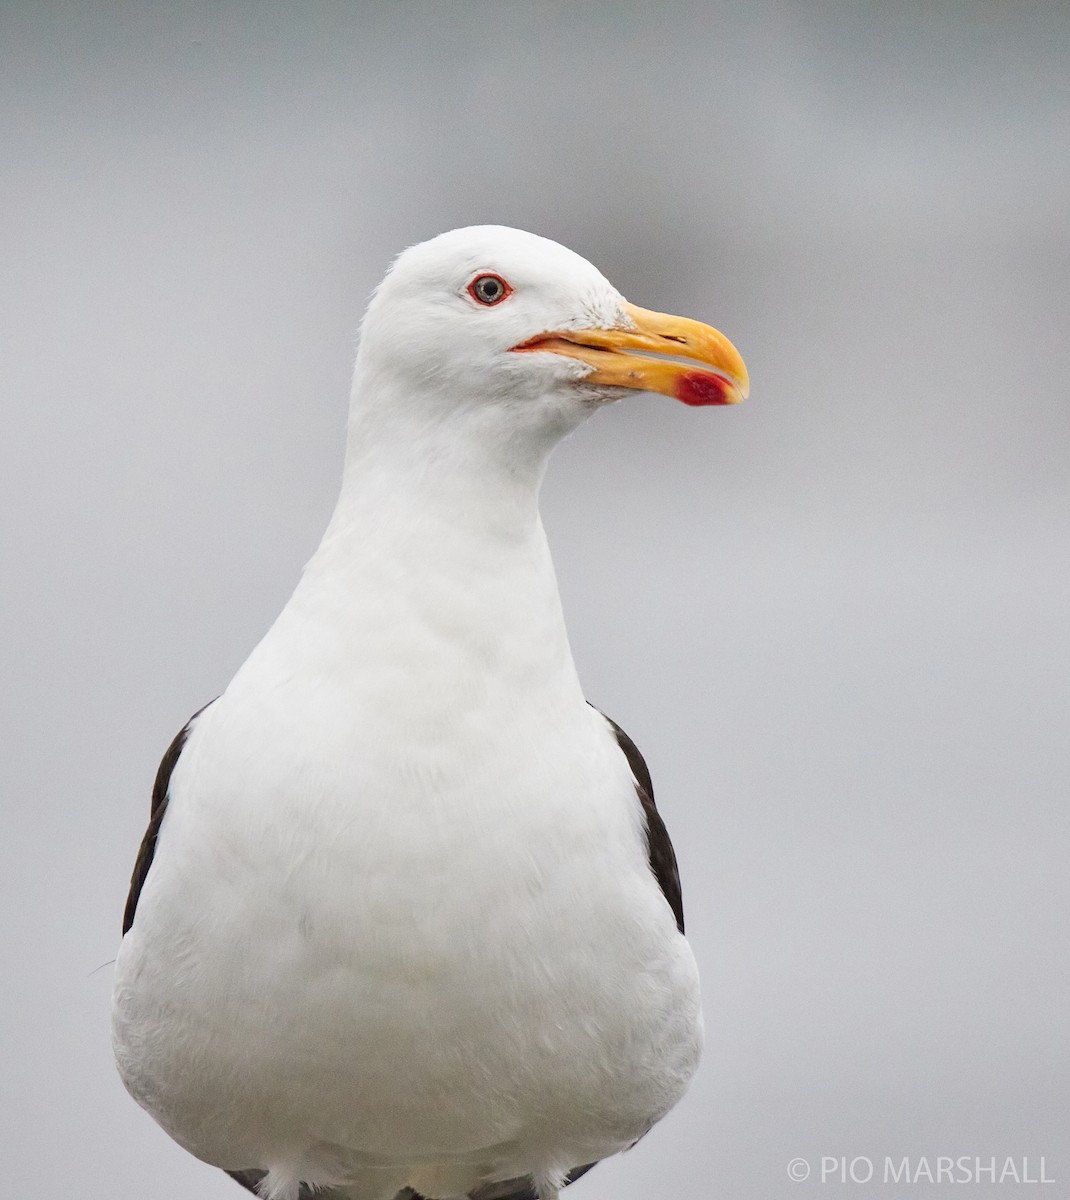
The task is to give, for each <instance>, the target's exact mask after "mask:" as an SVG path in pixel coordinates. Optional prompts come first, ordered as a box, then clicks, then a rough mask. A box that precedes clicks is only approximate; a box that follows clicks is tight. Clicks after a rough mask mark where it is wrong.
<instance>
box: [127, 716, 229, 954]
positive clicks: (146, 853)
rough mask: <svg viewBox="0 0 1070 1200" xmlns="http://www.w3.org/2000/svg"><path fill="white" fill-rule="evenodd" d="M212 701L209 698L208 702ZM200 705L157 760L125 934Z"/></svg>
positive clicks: (132, 880)
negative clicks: (172, 780)
mask: <svg viewBox="0 0 1070 1200" xmlns="http://www.w3.org/2000/svg"><path fill="white" fill-rule="evenodd" d="M209 703H212V701H209ZM207 707H208V705H207V704H206V705H205V706H204V708H199V709H198V710H197V711H196V712H195V713H194V714H193V716H192V717H190V719H189V720H188V721H187V722H186V724H185V725H184V726H183V727H182V730H181V732H180V733H179V734H178V736H177V737H176V738H175V740H174V741H173V742H172V743H171V744H170V746H168V747H167V753H166V754H165V755H164V756H163V758H162V760H161V761H160V768H159V770H158V771H157V772H156V782H155V783H154V784H153V785H152V807H151V809H150V814H149V827H148V829H146V830H145V836H144V837H143V838H142V839H141V847H140V849H139V850H138V852H137V861H136V862H135V863H134V874H133V876H132V877H131V879H130V892H129V894H128V895H127V897H126V911H125V912H124V913H123V933H124V934H125V933H127V932H128V931H129V929H130V926H131V925H133V923H134V913H135V912H136V911H137V902H138V898H139V897H140V895H141V889H142V888H143V887H144V886H145V879H146V877H147V876H148V873H149V867H151V866H152V858H153V855H154V854H155V853H156V839H157V838H158V837H159V836H160V825H161V823H162V821H163V815H164V813H165V812H166V811H167V793H168V788H169V787H170V786H171V774H172V772H173V771H174V769H175V764H176V763H177V762H178V759H179V756H180V755H181V753H182V747H183V746H184V745H185V744H186V738H188V737H189V731H190V730H191V729H192V728H193V722H194V721H196V719H197V718H198V717H199V716H200V715H201V713H202V712H204V709H205V708H207Z"/></svg>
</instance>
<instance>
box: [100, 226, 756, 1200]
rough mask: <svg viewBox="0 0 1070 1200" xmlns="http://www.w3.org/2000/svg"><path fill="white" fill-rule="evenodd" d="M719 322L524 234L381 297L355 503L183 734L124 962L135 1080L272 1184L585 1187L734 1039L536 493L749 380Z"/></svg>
mask: <svg viewBox="0 0 1070 1200" xmlns="http://www.w3.org/2000/svg"><path fill="white" fill-rule="evenodd" d="M747 387H748V383H747V372H746V368H745V366H744V364H743V361H742V359H741V358H740V356H739V354H738V352H737V351H736V350H735V348H734V347H733V346H732V344H731V343H730V342H729V341H728V340H727V338H725V337H724V335H723V334H721V333H719V332H718V331H717V330H715V329H712V328H711V327H709V326H707V325H703V324H701V323H699V322H696V321H691V320H686V319H683V318H680V317H675V316H669V315H666V314H662V313H655V312H651V311H648V310H646V309H641V308H637V307H636V306H634V305H632V304H629V303H627V302H626V301H625V300H624V298H623V297H622V296H621V294H620V293H619V292H618V291H617V290H616V289H615V288H614V287H613V286H612V285H611V284H610V283H609V282H608V281H607V280H606V279H605V278H604V277H603V275H602V274H601V273H600V272H599V271H598V270H597V269H596V268H595V267H593V266H592V265H591V264H590V263H589V262H587V261H586V260H585V259H584V258H581V257H580V256H579V255H577V254H575V253H573V252H572V251H571V250H568V249H566V248H565V247H564V246H561V245H558V244H557V243H555V242H552V241H548V240H547V239H545V238H541V237H536V236H535V235H533V234H530V233H525V232H522V231H520V230H515V229H509V228H505V227H503V226H475V227H471V228H466V229H457V230H454V231H452V232H450V233H444V234H442V235H440V236H439V237H436V238H433V239H431V240H430V241H427V242H424V243H422V244H420V245H417V246H413V247H411V248H409V249H408V250H406V251H404V252H403V253H402V254H401V255H400V256H399V257H398V258H397V259H396V260H395V262H394V264H393V266H392V267H391V269H390V271H389V272H388V274H387V275H386V278H385V279H384V280H383V282H382V283H381V284H380V286H379V287H378V289H377V290H376V292H375V294H374V296H373V298H372V300H371V303H370V305H369V307H368V310H367V313H366V315H365V317H364V320H363V324H362V328H361V337H360V344H359V349H358V352H357V358H356V367H355V371H354V382H353V389H352V398H351V407H350V418H349V426H348V439H347V448H346V457H345V466H344V472H343V481H342V487H341V494H340V498H339V500H338V504H337V507H336V509H335V511H334V514H333V516H332V518H331V520H330V523H329V526H328V528H327V531H326V534H325V535H324V537H323V540H322V542H321V543H320V545H319V547H318V549H317V550H316V551H315V553H314V555H313V557H312V558H311V560H310V561H309V563H308V565H307V566H306V568H305V570H304V572H303V574H302V576H301V578H300V581H299V582H298V585H297V588H296V590H295V591H294V594H293V596H292V597H291V599H290V600H289V602H288V603H287V604H286V606H285V607H284V609H283V611H282V613H281V614H280V616H279V617H278V619H277V620H276V621H275V623H274V625H273V626H272V627H271V629H270V630H269V631H268V633H267V634H266V636H265V637H264V638H263V640H262V641H261V642H260V643H259V645H257V646H256V648H255V649H254V650H253V652H252V654H251V655H250V657H249V658H248V660H247V661H246V662H245V663H244V665H243V666H242V667H241V668H240V669H239V671H238V673H237V674H236V675H235V677H234V679H233V680H232V682H231V683H230V684H229V686H228V687H227V688H226V690H225V691H224V692H223V694H222V695H221V696H219V697H218V698H217V699H216V700H214V701H212V702H211V703H210V704H208V705H207V706H206V707H205V708H203V709H201V710H200V711H199V712H198V713H197V714H195V715H194V716H193V717H192V718H191V720H190V721H189V723H188V724H187V725H186V726H185V728H184V729H183V730H182V731H181V732H180V733H179V735H178V736H177V737H176V738H175V740H174V742H173V743H172V744H171V746H170V748H169V749H168V750H167V753H166V754H165V755H164V758H163V762H162V763H161V765H160V769H159V773H158V775H157V777H156V783H155V787H154V789H153V794H152V810H151V820H150V823H149V826H148V830H147V832H146V834H145V837H144V840H143V842H142V844H141V849H140V853H139V854H138V857H137V861H136V865H135V868H134V873H133V879H132V882H131V887H130V893H129V899H128V902H127V905H126V912H125V919H124V922H123V938H122V943H121V947H120V950H119V954H118V958H117V960H116V979H115V992H114V1004H113V1044H114V1049H115V1056H116V1061H117V1064H118V1068H119V1073H120V1075H121V1077H122V1080H123V1082H124V1084H125V1085H126V1088H127V1089H128V1091H129V1092H130V1094H131V1095H132V1096H133V1098H134V1099H135V1100H136V1101H137V1102H138V1103H139V1104H140V1105H141V1106H142V1107H143V1108H145V1109H146V1110H147V1111H148V1112H149V1113H150V1114H151V1115H152V1117H153V1118H154V1119H155V1120H156V1121H157V1122H158V1123H159V1124H160V1125H161V1126H162V1127H163V1129H164V1130H166V1132H167V1133H168V1134H170V1136H171V1137H172V1138H174V1140H175V1141H177V1142H178V1143H179V1144H180V1145H181V1146H183V1147H184V1148H185V1149H186V1150H188V1151H189V1152H190V1153H192V1154H194V1155H196V1156H197V1157H198V1158H200V1159H202V1160H203V1161H204V1162H206V1163H209V1164H212V1165H214V1166H217V1167H220V1168H222V1169H223V1170H224V1171H226V1172H227V1173H228V1174H230V1175H231V1176H232V1178H233V1179H234V1180H236V1181H237V1182H238V1183H240V1184H241V1185H242V1186H243V1187H245V1188H246V1189H247V1190H248V1191H251V1192H255V1193H257V1194H258V1195H259V1196H260V1197H261V1198H262V1200H311V1197H313V1196H316V1197H324V1198H329V1200H464V1198H465V1197H467V1198H468V1200H557V1197H558V1192H559V1190H560V1189H561V1188H562V1187H563V1186H564V1185H565V1184H567V1183H569V1182H571V1181H572V1180H574V1179H576V1178H578V1177H579V1176H580V1175H581V1174H583V1173H584V1172H585V1171H587V1170H589V1169H590V1167H592V1166H593V1165H594V1164H595V1163H597V1162H598V1161H599V1160H600V1159H603V1158H606V1157H607V1156H609V1155H612V1154H615V1153H617V1152H618V1151H621V1150H624V1149H626V1148H628V1147H629V1146H631V1145H633V1144H634V1143H635V1142H636V1141H637V1140H638V1139H639V1138H640V1137H642V1136H643V1134H645V1133H646V1132H647V1131H648V1130H649V1129H650V1128H651V1126H652V1125H654V1123H655V1122H656V1121H658V1120H659V1119H660V1118H661V1117H663V1116H664V1115H665V1114H666V1113H667V1112H668V1111H669V1109H671V1108H672V1107H673V1105H674V1104H676V1102H677V1101H678V1100H679V1099H680V1098H681V1096H682V1095H683V1093H684V1091H685V1090H686V1088H687V1086H688V1083H689V1081H690V1079H691V1077H692V1075H693V1073H694V1071H695V1068H696V1064H697V1062H698V1058H699V1054H700V1051H701V1044H702V1014H701V1008H700V1000H699V981H698V972H697V969H696V965H695V959H694V956H693V955H692V952H691V949H690V948H689V946H688V943H687V941H686V940H685V938H684V932H683V931H684V919H683V908H682V903H681V895H680V880H679V876H678V874H677V867H676V860H675V857H674V854H673V849H672V845H671V843H670V841H669V837H668V834H667V833H666V830H665V825H664V824H663V822H662V819H661V817H660V816H659V814H658V811H657V809H656V808H655V806H654V792H653V787H652V785H651V781H650V774H649V772H648V770H647V768H646V764H645V763H644V761H643V758H642V756H641V755H640V753H639V751H638V750H637V749H636V747H635V744H634V743H633V742H632V740H631V739H630V738H629V737H628V736H627V734H625V733H624V732H623V730H622V729H621V728H620V727H619V726H618V725H616V724H615V723H614V722H613V721H612V720H610V719H609V718H608V717H606V716H604V715H603V714H602V713H601V712H600V711H598V710H597V709H596V708H593V707H592V706H591V705H589V704H588V703H587V702H586V701H585V699H584V695H583V692H582V689H581V687H580V683H579V680H578V678H577V673H576V668H575V665H574V663H573V659H572V654H571V652H570V649H569V642H568V637H567V634H566V630H565V622H564V618H563V616H562V611H561V602H560V599H559V596H558V590H557V583H556V580H555V577H554V570H553V565H552V562H551V559H550V553H549V550H548V548H547V542H546V537H545V534H544V532H543V528H542V524H541V521H540V518H539V511H538V494H539V488H540V484H541V481H542V478H543V474H544V471H545V468H546V464H547V459H548V457H549V455H550V453H551V451H552V449H553V448H554V446H555V445H556V444H557V442H559V441H560V440H561V439H562V438H563V437H564V436H565V435H567V434H568V433H569V432H570V431H572V430H573V429H575V428H576V427H577V426H578V425H579V424H580V423H581V422H582V421H583V420H585V419H586V418H587V417H588V416H589V415H591V414H592V413H593V412H595V411H596V410H597V409H600V408H602V407H604V406H605V405H607V404H610V403H612V402H614V401H616V400H617V399H619V398H620V397H621V396H623V395H625V394H626V393H627V392H628V391H629V390H639V391H653V392H660V393H664V394H667V395H671V396H674V397H676V398H677V399H679V400H681V401H683V402H684V403H685V404H690V405H694V406H704V405H723V404H734V403H736V402H738V401H739V400H741V399H742V398H743V397H744V396H745V395H746V393H747Z"/></svg>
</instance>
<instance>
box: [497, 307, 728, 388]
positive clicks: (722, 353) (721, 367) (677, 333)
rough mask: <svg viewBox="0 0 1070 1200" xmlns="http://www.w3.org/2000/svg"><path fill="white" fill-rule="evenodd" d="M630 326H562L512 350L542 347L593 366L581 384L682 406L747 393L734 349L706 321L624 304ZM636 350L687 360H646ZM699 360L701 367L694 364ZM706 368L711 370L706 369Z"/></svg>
mask: <svg viewBox="0 0 1070 1200" xmlns="http://www.w3.org/2000/svg"><path fill="white" fill-rule="evenodd" d="M624 308H625V311H626V312H627V313H628V316H629V317H631V319H632V321H634V322H635V327H634V328H632V329H562V330H558V331H556V332H554V333H544V334H540V335H539V336H538V337H536V338H531V339H530V340H529V341H526V342H522V343H521V344H520V345H519V346H514V347H513V349H514V350H521V351H535V350H548V351H550V352H551V353H552V354H564V355H565V356H566V357H568V358H576V359H579V361H580V362H584V363H587V364H588V365H589V366H592V367H594V371H593V372H592V373H591V374H590V375H588V376H587V377H586V378H585V380H584V382H585V383H603V384H611V385H612V386H613V387H626V388H637V389H639V390H640V391H643V392H661V393H662V394H663V395H666V396H675V397H676V399H677V400H682V401H683V402H684V403H685V404H694V405H705V404H738V403H739V402H740V401H741V400H744V399H746V396H747V393H748V392H749V391H750V380H749V379H748V378H747V368H746V366H744V363H743V359H742V358H741V357H740V355H739V351H738V350H737V349H736V348H735V346H733V345H732V343H731V342H730V341H729V340H728V338H726V337H725V335H724V334H723V333H720V332H718V331H717V330H716V329H714V328H713V327H712V326H710V325H703V324H702V322H701V321H690V320H688V319H687V318H686V317H674V316H670V315H669V314H668V313H658V312H651V311H650V310H649V309H646V308H638V307H637V306H636V305H634V304H626V305H625V306H624ZM636 350H647V351H652V352H653V353H655V354H664V355H672V356H673V357H674V358H677V359H678V358H687V359H690V360H691V361H690V362H687V363H682V362H674V361H672V359H669V358H649V357H647V356H646V355H644V354H635V353H632V352H633V351H636ZM696 364H702V365H696ZM710 368H712V370H711V369H710Z"/></svg>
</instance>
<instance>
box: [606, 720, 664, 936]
mask: <svg viewBox="0 0 1070 1200" xmlns="http://www.w3.org/2000/svg"><path fill="white" fill-rule="evenodd" d="M591 707H592V708H593V707H594V705H592V706H591ZM595 711H596V712H599V713H602V716H603V717H606V714H605V713H604V712H602V710H601V709H600V708H599V709H596V710H595ZM606 720H607V721H608V722H609V723H610V725H611V726H612V727H613V732H614V733H615V734H616V735H617V744H618V745H619V746H620V748H621V749H622V750H623V751H624V757H625V758H626V759H627V760H628V766H629V767H631V769H632V775H633V776H635V790H636V793H637V794H638V796H639V803H640V804H642V806H643V814H644V815H645V817H646V841H647V847H648V851H649V854H650V869H651V870H652V871H653V872H654V878H655V879H656V880H657V881H658V886H659V887H660V888H661V891H662V895H664V897H665V899H666V900H667V901H668V902H669V907H670V908H671V909H672V913H673V916H674V917H675V918H676V927H677V929H679V930H680V932H681V933H683V931H684V897H683V893H682V891H681V888H680V871H679V869H678V868H677V866H676V854H675V853H674V851H673V848H672V842H671V841H670V840H669V831H668V830H667V829H666V828H665V822H664V821H663V820H662V819H661V814H660V813H659V812H658V810H657V806H656V805H655V804H654V784H653V783H652V782H651V779H650V771H649V769H648V768H647V765H646V762H645V761H644V760H643V756H642V755H641V754H640V753H639V747H638V746H636V744H635V742H633V741H632V739H631V738H630V737H629V736H628V735H627V734H626V733H625V732H624V730H623V729H621V727H620V726H619V725H618V724H617V722H616V721H614V720H613V718H612V717H606Z"/></svg>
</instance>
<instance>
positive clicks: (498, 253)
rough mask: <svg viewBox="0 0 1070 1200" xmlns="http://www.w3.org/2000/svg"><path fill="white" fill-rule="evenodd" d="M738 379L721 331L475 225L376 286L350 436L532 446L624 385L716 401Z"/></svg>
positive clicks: (536, 241) (409, 257) (529, 239)
mask: <svg viewBox="0 0 1070 1200" xmlns="http://www.w3.org/2000/svg"><path fill="white" fill-rule="evenodd" d="M634 350H647V351H650V350H653V351H654V352H655V353H660V354H672V355H675V356H686V357H688V358H691V359H693V360H697V363H701V364H704V365H703V366H699V365H696V364H695V363H692V364H688V365H681V364H680V363H679V362H669V361H667V360H666V359H651V358H647V357H642V356H637V355H635V354H632V353H629V351H634ZM710 368H712V369H710ZM746 386H747V383H746V368H745V367H744V366H743V362H742V360H741V359H740V357H739V355H738V353H736V351H735V349H734V348H733V347H732V346H731V344H730V343H729V342H728V341H727V339H726V338H724V337H723V336H722V335H721V334H719V333H717V331H716V330H713V329H710V328H709V326H705V325H700V324H699V323H698V322H693V321H686V320H683V319H681V318H678V317H668V316H664V315H663V314H659V313H649V312H647V311H646V310H644V309H639V308H636V307H635V306H633V305H630V304H628V303H627V302H626V301H625V299H624V297H623V296H621V294H620V293H619V292H618V291H617V290H616V288H614V287H613V285H612V284H611V283H609V281H608V280H607V279H606V278H605V277H604V276H603V275H602V274H601V272H600V271H598V270H597V269H596V268H595V267H593V266H592V265H591V264H590V263H589V262H587V260H586V259H584V258H581V257H580V256H579V255H578V254H575V253H573V252H572V251H571V250H568V249H566V248H565V247H564V246H561V245H558V244H557V243H556V242H551V241H548V240H547V239H546V238H541V237H536V236H535V235H534V234H530V233H524V232H523V231H521V230H518V229H509V228H506V227H504V226H500V225H479V226H472V227H470V228H467V229H455V230H453V231H452V232H450V233H444V234H441V235H440V236H439V237H436V238H432V239H431V240H430V241H427V242H423V243H421V244H420V245H417V246H413V247H411V248H410V249H408V250H406V251H405V252H404V253H402V254H401V255H400V256H399V257H398V259H397V260H396V261H395V263H394V264H393V266H392V267H391V269H390V271H389V273H388V274H387V276H386V278H385V279H384V280H383V282H382V283H381V284H380V286H379V288H378V290H377V291H376V293H375V296H374V298H373V299H372V302H371V304H370V305H369V308H368V311H367V314H366V316H365V318H364V323H363V326H362V331H361V344H360V351H359V354H358V357H357V366H356V374H355V379H354V393H353V412H352V420H351V427H352V432H351V437H353V438H359V439H360V440H362V441H365V440H367V439H368V438H369V437H373V438H382V437H389V436H390V432H391V431H392V432H393V433H394V434H395V435H398V436H400V437H401V438H402V439H406V438H408V439H418V440H419V441H421V442H424V443H426V442H427V440H428V439H431V440H434V441H437V440H438V437H437V434H438V433H441V432H445V431H448V436H449V437H451V438H454V439H457V438H460V439H462V440H467V439H466V437H465V434H466V433H467V434H473V433H474V434H475V435H476V436H477V437H478V438H479V439H481V440H482V441H485V442H488V443H490V444H492V445H500V446H505V445H509V446H511V447H512V449H513V451H514V452H515V451H516V449H517V448H518V446H519V445H521V444H523V445H525V446H527V447H528V448H529V449H531V450H533V451H535V453H536V454H537V455H538V454H541V453H545V452H546V451H548V450H549V448H550V447H551V446H552V445H553V444H554V443H556V442H557V441H558V440H559V439H560V438H561V437H562V436H564V435H565V434H566V433H568V432H569V431H570V430H571V429H573V428H574V427H575V426H576V425H578V424H579V423H580V422H581V421H582V420H583V419H584V418H585V417H586V416H587V415H588V414H589V413H590V412H591V411H593V410H594V409H595V408H597V407H599V406H600V405H602V404H605V403H607V402H609V401H611V400H615V399H617V398H619V397H620V396H622V395H623V394H624V389H628V388H631V389H640V390H650V391H662V392H667V393H669V394H673V395H676V396H677V397H678V398H679V399H682V400H685V402H687V403H692V404H712V403H721V404H724V403H734V402H735V401H736V400H739V399H742V398H743V395H745V394H746Z"/></svg>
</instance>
